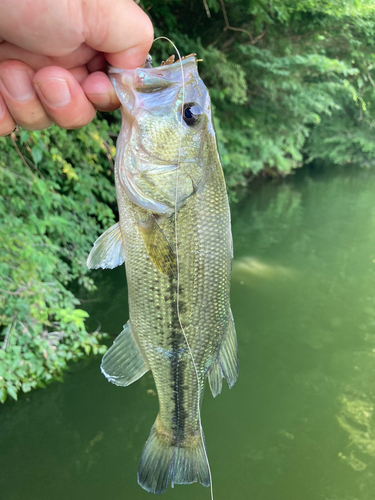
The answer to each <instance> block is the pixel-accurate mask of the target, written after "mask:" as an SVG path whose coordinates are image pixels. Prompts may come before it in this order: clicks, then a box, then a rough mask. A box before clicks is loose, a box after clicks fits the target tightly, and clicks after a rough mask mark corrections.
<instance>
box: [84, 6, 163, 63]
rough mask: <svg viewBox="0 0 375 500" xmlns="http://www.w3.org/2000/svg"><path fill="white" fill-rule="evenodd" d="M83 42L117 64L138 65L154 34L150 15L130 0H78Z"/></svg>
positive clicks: (144, 56)
mask: <svg viewBox="0 0 375 500" xmlns="http://www.w3.org/2000/svg"><path fill="white" fill-rule="evenodd" d="M82 17H83V18H82V21H83V23H84V26H85V29H86V33H85V42H86V44H87V45H89V46H90V47H92V48H93V49H95V50H98V51H99V52H104V53H105V57H106V59H107V61H108V62H109V63H110V64H111V65H112V66H115V67H117V68H123V69H132V68H136V67H137V66H141V65H142V64H143V63H144V61H145V59H146V56H147V53H148V51H149V50H150V47H151V45H152V41H153V38H154V29H153V27H152V23H151V20H150V18H149V17H148V16H147V14H145V12H143V10H142V9H141V8H140V7H138V5H137V4H136V3H135V2H133V0H90V1H87V0H86V1H85V0H82Z"/></svg>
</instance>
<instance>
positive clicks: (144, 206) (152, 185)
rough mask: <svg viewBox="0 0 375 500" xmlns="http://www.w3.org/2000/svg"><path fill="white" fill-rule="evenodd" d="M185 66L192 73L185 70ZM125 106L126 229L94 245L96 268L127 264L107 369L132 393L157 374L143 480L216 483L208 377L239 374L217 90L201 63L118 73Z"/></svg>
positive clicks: (121, 142)
mask: <svg viewBox="0 0 375 500" xmlns="http://www.w3.org/2000/svg"><path fill="white" fill-rule="evenodd" d="M181 68H182V70H181ZM112 71H113V72H112V73H111V79H112V82H113V84H114V87H115V89H116V92H117V95H118V97H119V99H120V101H121V104H122V117H123V121H122V128H121V133H120V135H119V138H118V141H117V154H116V168H115V180H116V194H117V202H118V208H119V214H120V220H119V223H117V224H115V225H114V226H113V227H111V228H110V229H108V230H107V231H106V232H105V233H104V234H103V235H102V236H101V237H100V238H99V239H98V240H97V241H96V242H95V244H94V247H93V249H92V251H91V253H90V255H89V258H88V266H89V267H90V268H93V269H94V268H99V267H102V268H113V267H115V266H117V265H121V264H122V263H123V262H125V267H126V276H127V281H128V289H129V311H130V319H129V321H128V323H126V325H125V326H124V330H123V331H122V332H121V334H120V335H119V337H118V338H117V339H116V340H115V342H114V344H113V346H112V347H111V348H110V349H109V350H108V351H107V353H106V354H105V355H104V358H103V362H102V366H101V369H102V372H103V373H104V375H105V376H106V377H107V379H108V380H110V381H111V382H113V383H114V384H117V385H120V386H127V385H129V384H131V383H132V382H134V381H135V380H137V379H139V378H140V377H142V375H143V374H145V373H146V372H147V371H148V370H151V372H152V375H153V377H154V380H155V384H156V388H157V392H158V398H159V414H158V416H157V418H156V421H155V424H154V426H153V427H152V429H151V433H150V436H149V438H148V440H147V442H146V445H145V447H144V449H143V452H142V456H141V459H140V464H139V468H138V482H139V484H140V485H141V486H142V487H143V488H144V489H145V490H147V491H149V492H153V493H162V492H164V491H165V489H166V488H167V486H168V484H169V483H170V482H171V483H172V486H173V485H174V484H186V483H192V482H195V481H197V480H199V481H200V482H201V483H202V484H204V485H205V486H209V484H210V471H209V466H208V461H207V455H206V452H205V444H204V439H203V433H202V430H201V425H200V405H201V403H202V397H203V388H204V384H205V380H206V378H207V377H208V380H209V384H210V387H211V391H212V393H213V395H214V396H217V395H218V394H219V393H220V392H221V388H222V378H225V379H226V381H227V383H228V385H229V387H232V385H233V384H234V383H235V381H236V379H237V375H238V358H237V339H236V333H235V328H234V323H233V317H232V314H231V310H230V304H229V288H230V277H231V261H232V235H231V226H230V213H229V205H228V198H227V193H226V187H225V182H224V176H223V172H222V168H221V164H220V159H219V155H218V151H217V146H216V137H215V133H214V129H213V126H212V119H211V105H210V97H209V94H208V91H207V89H206V87H205V85H204V83H203V81H202V80H201V79H200V77H199V75H198V70H197V63H196V59H195V57H194V56H193V55H192V56H188V57H186V58H183V59H182V60H181V61H177V62H175V63H173V62H172V63H171V64H166V65H164V66H160V67H155V68H152V67H150V68H138V69H135V70H121V71H120V70H114V69H113V70H112Z"/></svg>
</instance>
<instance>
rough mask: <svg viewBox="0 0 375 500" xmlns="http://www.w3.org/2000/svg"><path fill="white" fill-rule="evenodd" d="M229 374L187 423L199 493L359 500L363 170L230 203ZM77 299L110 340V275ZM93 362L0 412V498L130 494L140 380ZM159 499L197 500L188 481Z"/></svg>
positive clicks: (257, 190)
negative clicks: (198, 417) (194, 421)
mask: <svg viewBox="0 0 375 500" xmlns="http://www.w3.org/2000/svg"><path fill="white" fill-rule="evenodd" d="M232 214H233V216H232V218H233V237H234V251H235V260H234V264H233V281H232V309H233V314H234V318H235V321H236V326H237V334H238V342H239V355H240V376H239V379H238V381H237V383H236V384H235V386H234V387H233V388H232V389H231V390H229V389H228V387H225V388H224V390H223V393H222V394H221V395H220V396H218V397H217V398H216V399H213V397H212V396H211V393H210V391H209V390H206V392H205V396H204V401H203V408H202V421H203V428H204V432H205V436H206V443H207V451H208V456H209V459H210V463H211V469H212V475H213V485H214V497H215V500H220V499H222V500H224V499H226V500H227V499H238V500H245V499H246V500H247V499H254V500H320V499H322V500H374V498H375V411H374V409H375V171H369V170H362V169H358V168H354V167H351V168H349V167H345V168H337V167H329V166H326V167H325V168H323V167H319V166H315V167H314V168H313V167H310V168H304V169H302V170H300V171H298V172H297V173H296V175H294V176H290V177H289V178H287V179H285V180H283V181H280V180H274V181H267V182H257V183H252V184H250V186H249V191H248V193H247V195H246V197H244V199H243V200H242V201H241V202H240V203H238V204H236V205H234V206H233V209H232ZM94 276H95V278H96V283H97V285H98V287H99V289H98V291H96V292H94V293H92V294H89V295H88V294H87V293H86V294H85V296H83V292H82V295H81V296H82V297H84V298H85V300H86V302H85V303H84V307H85V308H86V309H87V310H88V311H89V312H90V314H91V319H90V327H92V329H95V328H96V326H97V322H98V321H99V322H100V323H101V325H102V329H103V330H104V331H106V332H109V333H110V334H111V336H112V337H113V338H114V337H115V336H116V335H117V334H118V333H120V331H121V329H122V325H123V324H125V322H126V321H127V319H128V308H127V298H126V283H125V277H124V271H123V269H122V268H121V269H117V270H113V271H98V272H96V274H95V275H94ZM99 364H100V358H98V357H90V358H88V359H86V360H84V361H82V362H80V363H77V364H73V365H71V367H70V369H69V371H68V372H66V374H65V375H64V382H63V383H59V382H55V383H53V384H51V385H49V386H48V387H47V388H45V389H40V390H36V391H34V392H31V393H29V394H25V395H22V396H21V397H20V400H19V401H18V402H17V403H15V402H12V401H8V402H7V403H6V404H5V405H3V406H2V407H1V408H0V471H1V472H0V492H1V493H0V496H1V499H2V500H26V499H27V500H51V499H53V500H67V499H69V500H82V499H90V500H108V499H113V500H122V499H124V500H127V499H129V500H142V499H150V498H151V496H150V494H148V493H146V492H145V491H143V490H142V489H141V488H140V487H139V486H138V484H137V479H136V474H137V465H138V461H139V458H140V454H141V451H142V448H143V445H144V443H145V441H146V439H147V437H148V434H149V431H150V428H151V426H152V424H153V422H154V420H155V417H156V414H157V408H158V403H157V396H156V394H155V387H154V384H153V380H152V377H151V375H150V374H146V375H145V376H144V377H143V378H142V379H141V380H139V381H137V382H135V383H134V384H133V385H132V386H130V387H127V388H119V387H116V386H114V385H112V384H110V383H108V382H107V381H106V380H105V378H104V377H103V376H102V375H101V373H100V369H99ZM163 499H164V500H171V499H178V500H188V499H189V500H209V499H210V494H209V490H208V489H206V488H204V487H203V486H201V485H199V484H194V485H189V486H176V487H175V488H174V489H173V490H172V489H168V491H167V492H166V493H165V494H164V496H163Z"/></svg>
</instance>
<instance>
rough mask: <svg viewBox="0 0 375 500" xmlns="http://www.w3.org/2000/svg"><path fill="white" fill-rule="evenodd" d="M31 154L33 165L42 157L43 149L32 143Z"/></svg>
mask: <svg viewBox="0 0 375 500" xmlns="http://www.w3.org/2000/svg"><path fill="white" fill-rule="evenodd" d="M31 155H32V157H33V160H34V163H35V165H38V163H39V162H40V161H41V159H42V158H43V151H42V149H41V148H40V147H39V146H37V145H36V144H34V146H33V147H32V148H31Z"/></svg>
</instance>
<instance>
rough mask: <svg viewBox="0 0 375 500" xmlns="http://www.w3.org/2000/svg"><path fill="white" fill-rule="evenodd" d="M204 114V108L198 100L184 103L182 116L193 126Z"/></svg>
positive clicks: (187, 123)
mask: <svg viewBox="0 0 375 500" xmlns="http://www.w3.org/2000/svg"><path fill="white" fill-rule="evenodd" d="M201 116H202V109H201V107H200V106H199V104H197V103H196V102H187V103H185V104H184V108H183V112H182V118H183V120H184V122H185V123H186V125H189V127H192V126H194V125H196V124H197V123H198V122H199V120H200V117H201Z"/></svg>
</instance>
